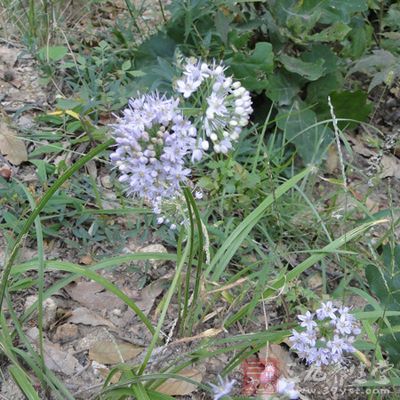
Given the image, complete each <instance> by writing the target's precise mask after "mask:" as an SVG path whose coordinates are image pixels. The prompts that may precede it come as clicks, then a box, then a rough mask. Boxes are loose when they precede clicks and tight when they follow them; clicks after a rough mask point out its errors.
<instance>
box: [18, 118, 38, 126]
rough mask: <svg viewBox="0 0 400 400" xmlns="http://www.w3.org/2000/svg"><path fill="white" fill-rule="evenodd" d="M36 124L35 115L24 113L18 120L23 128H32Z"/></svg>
mask: <svg viewBox="0 0 400 400" xmlns="http://www.w3.org/2000/svg"><path fill="white" fill-rule="evenodd" d="M34 124H35V123H34V121H33V117H31V116H30V115H22V116H21V117H20V118H19V120H18V125H19V126H20V127H21V128H22V129H30V128H32V127H33V125H34Z"/></svg>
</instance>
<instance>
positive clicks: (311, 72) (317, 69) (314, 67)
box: [279, 54, 325, 81]
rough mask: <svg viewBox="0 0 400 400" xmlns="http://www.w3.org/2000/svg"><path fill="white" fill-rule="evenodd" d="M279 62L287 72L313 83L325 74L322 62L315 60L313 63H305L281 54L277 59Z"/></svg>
mask: <svg viewBox="0 0 400 400" xmlns="http://www.w3.org/2000/svg"><path fill="white" fill-rule="evenodd" d="M279 61H281V62H282V64H283V66H284V67H285V68H286V70H287V71H290V72H293V73H295V74H298V75H300V76H302V77H303V78H305V79H307V80H309V81H315V80H317V79H318V78H320V77H321V76H322V75H324V73H325V68H324V67H323V64H324V61H323V60H317V61H315V62H305V61H303V60H301V59H300V58H296V57H291V56H288V55H286V54H282V55H281V56H280V57H279Z"/></svg>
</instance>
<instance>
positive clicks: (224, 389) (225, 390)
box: [209, 375, 236, 400]
mask: <svg viewBox="0 0 400 400" xmlns="http://www.w3.org/2000/svg"><path fill="white" fill-rule="evenodd" d="M218 382H219V385H214V384H213V383H209V385H210V386H211V390H212V392H213V395H214V397H213V400H219V399H222V398H224V397H225V396H228V395H229V394H230V393H231V391H232V389H233V387H234V386H235V383H236V380H235V379H233V380H231V381H230V380H228V379H223V378H221V377H220V376H219V375H218Z"/></svg>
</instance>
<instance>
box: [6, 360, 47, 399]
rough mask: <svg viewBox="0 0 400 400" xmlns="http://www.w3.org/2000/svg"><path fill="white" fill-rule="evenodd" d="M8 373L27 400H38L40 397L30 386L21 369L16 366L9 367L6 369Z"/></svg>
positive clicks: (26, 376)
mask: <svg viewBox="0 0 400 400" xmlns="http://www.w3.org/2000/svg"><path fill="white" fill-rule="evenodd" d="M8 371H9V372H10V374H11V376H12V377H13V379H14V381H15V383H16V384H17V385H18V386H19V388H20V389H21V391H22V393H23V394H24V395H25V396H26V398H27V399H28V400H40V397H39V395H38V394H37V393H36V390H35V389H34V387H33V386H32V384H31V382H30V380H29V378H28V375H27V374H26V373H25V371H24V370H23V369H22V368H21V367H19V366H18V365H11V366H10V367H8Z"/></svg>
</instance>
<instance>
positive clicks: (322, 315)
mask: <svg viewBox="0 0 400 400" xmlns="http://www.w3.org/2000/svg"><path fill="white" fill-rule="evenodd" d="M349 311H350V309H349V308H348V307H335V306H334V305H333V303H332V302H330V301H328V302H326V303H322V304H321V307H320V308H319V309H318V310H316V312H315V314H314V313H311V312H310V311H307V312H306V313H305V314H304V315H299V316H298V319H299V320H300V321H301V323H300V326H302V327H303V328H305V330H304V331H302V332H298V331H296V330H293V331H292V336H291V337H290V341H291V342H292V349H293V350H295V351H296V352H297V353H298V355H299V357H301V358H304V359H305V360H306V361H307V363H308V364H316V365H317V366H320V365H328V364H337V363H340V362H342V361H343V357H344V354H345V353H347V352H349V353H352V352H354V351H355V348H354V347H353V342H354V340H355V336H357V335H359V334H360V333H361V329H360V327H359V325H358V322H357V320H356V318H355V317H354V315H352V314H350V313H349Z"/></svg>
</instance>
